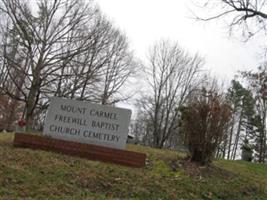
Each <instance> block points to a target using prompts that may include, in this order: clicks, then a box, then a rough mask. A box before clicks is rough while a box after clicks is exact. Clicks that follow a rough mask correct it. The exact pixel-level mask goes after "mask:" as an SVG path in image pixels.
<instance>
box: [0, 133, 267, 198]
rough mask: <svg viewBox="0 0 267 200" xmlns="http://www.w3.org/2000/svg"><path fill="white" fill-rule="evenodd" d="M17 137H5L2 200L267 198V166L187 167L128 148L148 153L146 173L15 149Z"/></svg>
mask: <svg viewBox="0 0 267 200" xmlns="http://www.w3.org/2000/svg"><path fill="white" fill-rule="evenodd" d="M12 140H13V134H7V133H5V134H3V133H0V158H1V159H0V199H1V200H4V199H6V200H12V199H14V200H15V199H16V200H17V199H57V200H58V199H62V200H63V199H64V200H65V199H97V200H101V199H117V200H118V199H132V200H134V199H148V200H150V199H152V200H154V199H155V200H160V199H161V200H163V199H170V200H173V199H184V200H186V199H189V200H191V199H192V200H193V199H213V200H216V199H217V200H218V199H231V200H234V199H242V200H243V199H245V200H246V199H247V200H250V199H262V200H264V199H267V166H265V165H259V164H252V163H247V162H241V161H223V160H219V161H215V162H214V164H213V165H212V166H210V167H200V166H197V165H194V164H191V163H189V162H187V161H186V160H185V159H184V155H183V154H180V153H177V152H174V151H168V150H157V149H152V148H148V147H141V146H134V145H129V146H128V149H129V150H133V151H139V152H145V153H147V155H148V163H147V166H146V167H145V168H141V169H138V168H129V167H123V166H119V165H114V164H106V163H101V162H95V161H90V160H85V159H80V158H76V157H69V156H66V155H61V154H57V153H52V152H46V151H39V150H30V149H22V148H14V147H13V146H12Z"/></svg>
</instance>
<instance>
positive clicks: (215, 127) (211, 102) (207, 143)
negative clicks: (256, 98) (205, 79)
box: [182, 89, 231, 165]
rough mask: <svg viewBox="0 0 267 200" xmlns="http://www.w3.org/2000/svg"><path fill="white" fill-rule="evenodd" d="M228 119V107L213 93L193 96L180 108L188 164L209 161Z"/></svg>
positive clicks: (219, 141)
mask: <svg viewBox="0 0 267 200" xmlns="http://www.w3.org/2000/svg"><path fill="white" fill-rule="evenodd" d="M230 116H231V109H230V106H229V105H228V104H227V102H226V101H225V99H224V98H223V97H222V96H220V95H218V94H217V93H215V92H211V91H209V92H207V91H206V90H205V89H203V90H202V91H201V92H198V93H195V94H194V95H193V96H192V97H191V98H190V101H189V102H188V105H187V106H186V107H184V108H183V109H182V124H183V130H184V132H185V134H186V136H187V142H188V146H189V151H190V153H191V161H196V162H199V163H201V164H203V165H205V164H208V163H210V162H211V161H212V158H213V155H214V152H215V150H216V148H217V147H218V145H219V144H220V143H221V141H222V138H223V135H224V133H225V132H226V129H227V127H228V122H229V120H230Z"/></svg>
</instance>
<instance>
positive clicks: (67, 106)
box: [60, 105, 87, 114]
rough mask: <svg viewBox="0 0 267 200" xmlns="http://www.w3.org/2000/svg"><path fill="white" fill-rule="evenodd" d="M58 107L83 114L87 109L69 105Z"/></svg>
mask: <svg viewBox="0 0 267 200" xmlns="http://www.w3.org/2000/svg"><path fill="white" fill-rule="evenodd" d="M60 108H61V110H63V111H65V112H71V113H80V114H85V111H86V109H87V108H84V107H76V106H71V105H61V106H60Z"/></svg>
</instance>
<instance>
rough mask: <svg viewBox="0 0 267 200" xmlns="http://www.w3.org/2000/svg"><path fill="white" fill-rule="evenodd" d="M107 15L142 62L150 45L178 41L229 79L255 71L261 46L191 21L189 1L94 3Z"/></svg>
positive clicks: (115, 0) (211, 24) (217, 26)
mask: <svg viewBox="0 0 267 200" xmlns="http://www.w3.org/2000/svg"><path fill="white" fill-rule="evenodd" d="M96 2H97V3H98V5H99V6H100V9H101V10H102V11H103V12H104V13H105V14H106V16H107V17H108V18H109V19H110V20H111V21H112V22H113V23H114V24H115V26H117V27H119V28H120V29H121V30H122V31H123V32H125V33H126V35H127V36H128V39H129V42H130V47H131V48H132V49H133V50H134V51H135V53H136V55H137V56H138V57H139V58H141V59H145V58H146V56H147V55H148V49H149V47H150V46H151V45H152V44H153V42H155V41H157V40H160V39H162V38H163V39H170V40H173V41H177V42H178V43H179V44H180V46H181V47H183V48H184V49H186V50H188V51H189V52H191V53H196V52H198V53H200V55H201V56H203V57H204V58H205V61H206V69H209V70H211V72H212V74H214V75H216V76H219V77H222V78H223V79H226V80H230V79H231V78H233V76H234V74H235V73H236V71H237V70H247V69H255V68H256V67H257V65H258V64H259V61H260V56H259V53H261V52H262V50H261V49H260V47H262V46H261V45H262V44H261V43H260V42H259V39H258V41H256V40H251V41H249V42H247V43H243V42H241V40H238V39H236V38H230V37H228V34H227V29H226V27H225V25H224V24H222V23H219V22H216V21H212V22H209V23H204V22H199V21H196V20H194V19H192V14H191V13H190V11H189V8H190V9H192V8H194V7H193V5H192V4H191V0H96ZM207 14H208V13H207Z"/></svg>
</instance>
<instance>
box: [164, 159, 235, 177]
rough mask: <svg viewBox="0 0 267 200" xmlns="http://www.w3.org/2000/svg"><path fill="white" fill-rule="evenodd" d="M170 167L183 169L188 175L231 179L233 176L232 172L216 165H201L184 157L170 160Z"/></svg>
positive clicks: (174, 169)
mask: <svg viewBox="0 0 267 200" xmlns="http://www.w3.org/2000/svg"><path fill="white" fill-rule="evenodd" d="M169 166H170V168H171V169H172V170H173V171H176V170H178V169H179V170H183V171H184V172H185V174H186V175H188V176H190V177H193V178H194V177H196V178H199V177H206V178H207V177H221V178H223V179H231V178H233V177H234V174H233V173H231V172H229V171H227V170H225V169H221V168H219V167H217V166H214V165H212V164H209V165H206V166H203V165H201V164H199V163H196V162H191V161H190V158H184V159H179V160H172V161H171V162H170V163H169Z"/></svg>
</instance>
